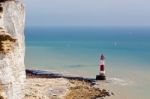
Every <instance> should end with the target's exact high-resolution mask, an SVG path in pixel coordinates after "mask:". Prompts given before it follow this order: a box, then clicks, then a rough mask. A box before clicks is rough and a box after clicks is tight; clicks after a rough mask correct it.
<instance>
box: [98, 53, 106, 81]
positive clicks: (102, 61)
mask: <svg viewBox="0 0 150 99" xmlns="http://www.w3.org/2000/svg"><path fill="white" fill-rule="evenodd" d="M96 80H106V76H105V57H104V55H103V54H102V55H101V57H100V64H99V75H96Z"/></svg>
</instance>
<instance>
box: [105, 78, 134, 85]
mask: <svg viewBox="0 0 150 99" xmlns="http://www.w3.org/2000/svg"><path fill="white" fill-rule="evenodd" d="M106 82H107V83H112V84H115V85H121V86H127V85H131V84H133V81H131V80H127V79H126V80H125V79H121V78H116V77H114V78H107V81H106Z"/></svg>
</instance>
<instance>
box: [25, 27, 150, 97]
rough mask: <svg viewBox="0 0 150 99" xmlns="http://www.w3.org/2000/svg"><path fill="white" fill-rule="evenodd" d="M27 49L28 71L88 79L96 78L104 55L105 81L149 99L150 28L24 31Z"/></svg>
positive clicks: (41, 29) (32, 29)
mask: <svg viewBox="0 0 150 99" xmlns="http://www.w3.org/2000/svg"><path fill="white" fill-rule="evenodd" d="M26 46H27V47H26V57H25V64H26V66H27V67H38V68H47V69H50V70H56V71H60V72H67V73H72V74H77V75H82V76H88V77H95V75H96V74H98V70H99V69H98V65H99V57H100V55H101V54H104V55H105V57H106V74H107V76H108V77H110V78H111V77H114V80H116V79H117V80H116V83H117V81H118V82H119V81H120V83H123V81H126V82H132V84H134V85H135V86H134V87H133V86H132V87H129V89H130V90H133V92H136V93H133V94H139V95H140V96H141V97H138V98H139V99H140V98H143V96H145V97H144V98H145V99H146V98H150V96H149V94H148V92H147V91H148V90H149V88H150V79H149V78H150V77H149V74H150V73H149V71H150V28H146V27H145V28H144V27H137V28H136V27H134V28H127V27H126V28H121V27H118V28H117V27H115V28H110V27H103V28H102V27H101V28H26ZM139 78H140V79H139ZM118 79H119V80H118ZM137 82H138V83H137ZM124 83H125V82H124ZM138 88H139V89H141V90H140V91H138ZM142 89H143V90H142ZM131 93H132V92H131ZM138 98H136V99H138ZM144 98H143V99H144ZM127 99H129V98H127ZM130 99H132V98H130Z"/></svg>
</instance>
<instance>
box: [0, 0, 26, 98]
mask: <svg viewBox="0 0 150 99" xmlns="http://www.w3.org/2000/svg"><path fill="white" fill-rule="evenodd" d="M24 24H25V10H24V6H23V5H22V3H21V2H20V1H15V0H2V1H0V99H22V98H23V94H22V93H23V92H21V90H22V88H23V85H24V81H25V66H24V55H25V44H24Z"/></svg>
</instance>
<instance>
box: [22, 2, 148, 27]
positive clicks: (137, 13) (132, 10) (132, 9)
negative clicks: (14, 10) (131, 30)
mask: <svg viewBox="0 0 150 99" xmlns="http://www.w3.org/2000/svg"><path fill="white" fill-rule="evenodd" d="M24 2H25V6H26V20H27V21H26V24H27V26H150V0H24Z"/></svg>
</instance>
